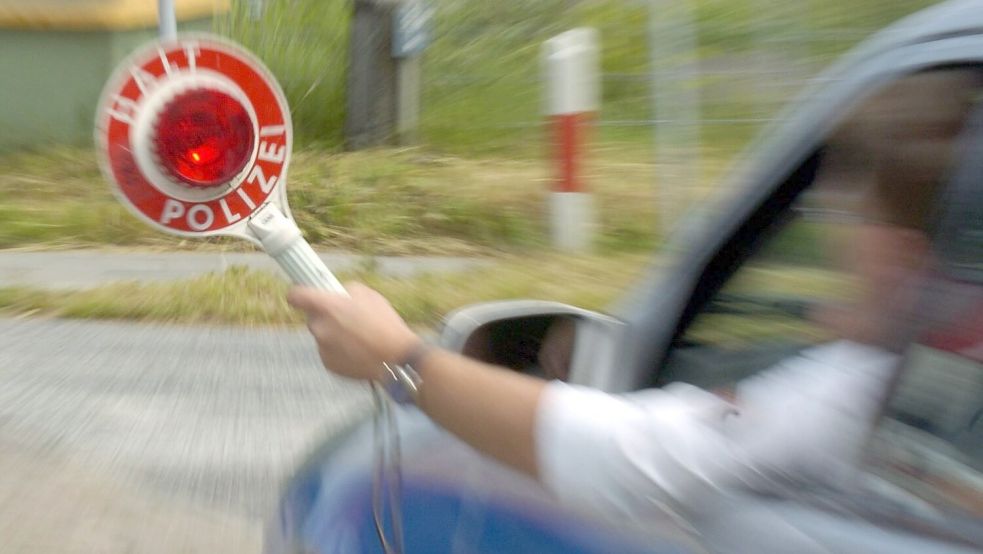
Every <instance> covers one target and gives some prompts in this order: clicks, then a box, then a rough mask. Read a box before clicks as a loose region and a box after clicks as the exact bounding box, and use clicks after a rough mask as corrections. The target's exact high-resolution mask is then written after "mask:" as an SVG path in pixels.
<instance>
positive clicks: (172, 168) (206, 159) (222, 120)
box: [154, 89, 253, 188]
mask: <svg viewBox="0 0 983 554" xmlns="http://www.w3.org/2000/svg"><path fill="white" fill-rule="evenodd" d="M154 148H155V150H156V152H157V157H158V159H159V160H160V163H161V165H162V166H163V167H164V169H166V170H167V171H168V173H170V174H171V175H172V176H174V177H175V178H176V179H178V180H179V181H181V182H182V183H185V184H187V185H189V186H192V187H202V188H207V187H213V186H216V185H221V184H224V183H228V182H229V181H231V180H232V179H233V178H234V177H235V176H236V175H238V174H239V172H240V171H242V168H243V167H245V166H246V163H247V162H248V161H249V156H250V154H252V149H253V124H252V121H251V120H250V118H249V113H248V112H247V111H246V109H245V108H244V107H243V106H242V104H240V103H239V102H238V101H237V100H236V99H235V98H233V97H231V96H229V95H228V94H225V93H224V92H220V91H217V90H209V89H200V90H191V91H188V92H184V93H182V94H180V95H178V96H177V97H176V98H174V99H173V100H171V102H170V103H169V104H167V105H166V106H165V107H164V109H163V110H162V111H161V113H160V115H158V117H157V125H156V134H155V136H154Z"/></svg>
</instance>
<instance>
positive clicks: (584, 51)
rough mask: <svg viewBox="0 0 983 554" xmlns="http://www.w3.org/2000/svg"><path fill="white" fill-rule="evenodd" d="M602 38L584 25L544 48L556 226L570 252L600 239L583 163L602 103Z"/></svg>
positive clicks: (556, 236)
mask: <svg viewBox="0 0 983 554" xmlns="http://www.w3.org/2000/svg"><path fill="white" fill-rule="evenodd" d="M598 42H599V41H598V33H597V31H596V30H594V29H591V28H586V27H583V28H577V29H573V30H570V31H567V32H565V33H563V34H560V35H557V36H556V37H553V38H552V39H550V40H548V41H546V42H545V43H544V44H543V48H542V60H543V78H544V81H545V112H546V118H547V128H548V130H549V131H548V132H549V133H550V142H551V145H552V158H553V159H552V163H553V164H554V171H555V174H554V177H553V179H552V192H551V193H550V201H549V202H550V205H549V212H550V232H551V236H552V239H553V244H554V246H556V247H557V248H558V249H560V250H563V251H567V252H587V251H589V250H590V249H591V243H592V242H593V239H594V232H595V229H594V228H595V220H594V205H593V204H594V203H593V198H592V195H591V194H590V193H589V192H588V190H587V185H586V183H585V178H584V170H583V168H584V162H585V159H586V157H587V153H588V151H589V148H590V135H591V130H592V128H593V126H594V122H595V121H596V119H597V111H598V108H599V105H600V57H599V48H598Z"/></svg>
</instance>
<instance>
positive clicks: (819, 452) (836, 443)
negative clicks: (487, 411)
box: [535, 342, 896, 521]
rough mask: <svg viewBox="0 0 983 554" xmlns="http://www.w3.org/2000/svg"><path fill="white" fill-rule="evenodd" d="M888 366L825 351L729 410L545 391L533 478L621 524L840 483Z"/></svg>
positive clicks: (692, 398) (780, 369) (661, 395)
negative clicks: (795, 485) (743, 492)
mask: <svg viewBox="0 0 983 554" xmlns="http://www.w3.org/2000/svg"><path fill="white" fill-rule="evenodd" d="M895 364H896V357H894V356H893V355H889V354H887V353H883V352H880V351H877V350H874V349H870V348H867V347H863V346H859V345H854V344H852V343H843V342H841V343H834V344H832V345H828V346H825V347H821V348H816V349H814V350H812V351H807V352H805V353H804V354H803V355H802V356H799V357H796V358H793V359H791V360H788V361H787V362H785V363H782V364H779V366H777V367H776V368H775V369H773V370H769V371H766V372H763V373H762V374H761V375H760V376H758V377H755V378H753V379H750V380H748V381H746V382H744V383H741V384H740V385H739V386H738V389H737V396H736V400H735V403H733V404H732V403H730V402H728V401H726V400H724V399H722V398H720V397H718V396H716V395H714V394H712V393H710V392H707V391H704V390H702V389H699V388H696V387H693V386H690V385H685V384H673V385H669V386H667V387H665V388H663V389H657V390H648V391H642V392H638V393H633V394H628V395H611V394H607V393H603V392H600V391H596V390H593V389H590V388H586V387H579V386H574V385H567V384H564V383H560V382H554V383H550V384H549V385H548V386H547V387H546V390H545V392H544V394H543V396H542V398H541V400H540V404H539V407H538V411H537V420H536V429H535V431H536V448H537V451H536V454H537V462H538V464H539V475H540V479H541V480H542V481H543V483H544V485H545V486H546V487H547V488H548V489H550V490H551V491H552V492H553V493H554V495H555V496H556V497H557V498H558V499H559V500H560V501H561V502H563V503H565V504H567V505H569V506H572V507H575V508H580V509H587V510H590V511H593V512H595V513H597V514H601V515H602V516H604V517H609V518H615V519H618V520H620V521H624V520H626V519H628V520H643V521H644V520H646V519H649V518H651V517H654V516H656V515H660V514H661V515H664V514H665V513H666V512H670V513H678V512H680V511H687V512H699V511H700V510H701V509H702V508H703V507H705V506H706V504H705V503H706V502H708V501H711V502H712V501H713V500H714V499H716V498H719V495H720V494H721V493H727V492H729V491H732V490H734V489H753V490H758V491H761V492H765V491H767V490H774V489H773V487H785V486H788V484H789V483H790V482H792V481H799V480H802V479H806V480H810V481H814V480H822V481H826V482H828V483H833V482H836V483H843V482H845V480H846V479H848V478H849V476H851V475H852V471H853V468H854V467H855V465H854V461H855V459H856V458H857V457H858V455H859V452H860V450H861V447H862V444H863V442H864V438H865V436H866V432H867V430H869V428H870V425H871V424H872V422H873V419H874V418H875V417H876V412H877V409H878V406H879V405H880V403H881V399H882V397H883V394H884V391H885V390H886V387H887V383H888V382H889V378H890V375H892V372H893V367H894V366H895ZM737 406H739V407H740V409H738V408H737Z"/></svg>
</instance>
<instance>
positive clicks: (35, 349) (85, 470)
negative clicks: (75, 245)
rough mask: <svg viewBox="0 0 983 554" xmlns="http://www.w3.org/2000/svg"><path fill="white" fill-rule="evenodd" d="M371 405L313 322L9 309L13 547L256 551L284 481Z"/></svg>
mask: <svg viewBox="0 0 983 554" xmlns="http://www.w3.org/2000/svg"><path fill="white" fill-rule="evenodd" d="M368 410H369V400H368V394H367V392H366V391H365V389H364V388H362V387H360V386H358V385H354V384H351V383H347V382H342V381H340V380H338V379H336V378H333V377H330V376H328V375H327V374H326V373H325V372H324V371H323V370H321V369H320V368H319V362H318V360H317V358H316V355H315V353H314V350H313V348H312V344H311V342H310V339H309V338H308V337H307V336H306V334H305V333H304V332H302V331H301V330H274V329H253V330H243V329H234V328H225V327H179V326H133V325H126V324H119V323H105V322H76V321H62V320H13V319H7V320H2V319H0V552H4V553H8V552H14V553H17V552H58V553H59V554H63V553H65V552H72V553H74V552H102V551H109V552H116V551H119V552H131V551H132V552H157V551H158V550H156V549H159V551H161V552H165V551H168V549H170V551H172V552H176V551H181V552H199V551H200V552H219V551H227V552H247V551H250V550H254V548H256V547H257V545H258V536H259V535H258V529H259V522H260V521H261V519H262V517H263V516H265V515H266V514H267V513H268V512H269V509H270V507H271V503H272V502H273V500H274V499H275V497H276V495H277V492H278V489H279V486H280V482H281V480H282V478H283V476H284V475H285V474H287V473H288V472H289V471H290V469H291V468H292V467H293V466H294V464H295V463H297V462H298V461H299V458H300V457H301V456H302V454H303V452H304V451H305V450H306V449H307V448H309V447H310V446H312V443H313V442H314V441H316V439H318V438H320V437H322V436H324V435H326V434H328V433H331V432H332V431H333V430H336V429H338V428H339V426H341V425H343V424H344V423H346V422H349V421H352V420H353V419H356V418H361V417H364V416H365V415H366V414H367V413H368ZM82 516H84V517H82ZM56 529H57V531H56ZM11 530H15V531H16V532H14V531H11ZM73 537H74V538H73ZM79 537H84V540H83V539H80V538H79ZM217 537H229V538H228V540H225V539H219V538H217ZM181 541H184V542H181ZM209 541H210V542H209ZM216 542H219V543H221V544H222V548H218V545H216V544H215V543H216ZM107 545H109V546H107Z"/></svg>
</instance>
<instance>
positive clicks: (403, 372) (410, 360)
mask: <svg viewBox="0 0 983 554" xmlns="http://www.w3.org/2000/svg"><path fill="white" fill-rule="evenodd" d="M432 349H433V346H432V345H431V344H429V343H427V342H424V341H421V342H420V343H419V344H418V345H416V346H415V347H414V348H413V350H411V351H410V353H409V354H407V355H406V357H404V358H403V360H402V361H401V362H399V363H383V364H382V365H383V367H384V368H385V369H386V373H385V376H384V377H383V379H384V382H383V383H382V388H383V389H385V391H386V393H387V394H388V395H389V397H390V398H392V399H393V401H395V402H396V403H397V404H404V405H405V404H416V403H417V401H418V400H419V398H420V387H421V386H422V385H423V379H422V378H421V377H420V372H419V371H417V369H416V367H419V364H420V362H421V361H422V360H423V357H424V356H425V355H426V354H427V353H428V352H430V350H432Z"/></svg>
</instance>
